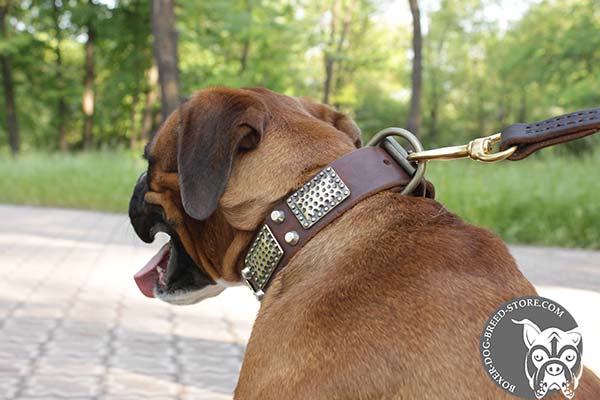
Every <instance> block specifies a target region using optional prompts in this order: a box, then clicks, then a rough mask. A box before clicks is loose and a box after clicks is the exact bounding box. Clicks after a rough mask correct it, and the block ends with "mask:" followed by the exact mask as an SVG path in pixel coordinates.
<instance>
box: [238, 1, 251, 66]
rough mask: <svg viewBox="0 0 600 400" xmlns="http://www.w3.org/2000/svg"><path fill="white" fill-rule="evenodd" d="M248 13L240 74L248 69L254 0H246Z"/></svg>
mask: <svg viewBox="0 0 600 400" xmlns="http://www.w3.org/2000/svg"><path fill="white" fill-rule="evenodd" d="M246 13H247V14H248V24H247V26H246V37H245V38H244V40H243V44H242V56H241V57H240V74H241V73H243V72H244V71H246V68H247V67H248V54H249V52H250V33H251V30H252V0H246Z"/></svg>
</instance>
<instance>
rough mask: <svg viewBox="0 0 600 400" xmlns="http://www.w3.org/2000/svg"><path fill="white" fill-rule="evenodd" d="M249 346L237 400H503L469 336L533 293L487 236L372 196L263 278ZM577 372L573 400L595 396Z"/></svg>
mask: <svg viewBox="0 0 600 400" xmlns="http://www.w3.org/2000/svg"><path fill="white" fill-rule="evenodd" d="M270 292H271V295H270V296H268V297H267V298H265V300H264V301H263V304H262V305H261V312H260V313H259V316H258V319H257V320H256V324H255V327H254V331H253V335H252V338H251V340H250V342H249V344H248V349H247V354H246V358H245V360H244V365H243V368H242V372H241V375H240V381H239V384H238V388H237V390H236V397H237V398H240V399H254V398H257V399H258V398H261V399H284V398H285V399H293V398H303V399H304V398H306V399H321V398H322V399H375V398H376V399H395V398H415V399H422V398H431V399H440V398H460V399H467V398H473V399H484V398H494V399H497V398H498V399H500V398H512V396H510V395H508V394H505V393H504V392H503V391H502V390H500V389H498V388H497V387H495V385H494V383H493V382H492V381H491V380H490V379H489V377H488V376H487V374H486V372H485V370H484V369H483V367H482V363H481V360H480V356H479V348H478V347H479V336H480V335H481V331H482V328H483V326H484V324H485V322H486V320H487V319H488V318H489V317H490V316H491V315H492V314H493V313H494V310H495V309H496V308H497V307H498V306H499V305H500V304H502V303H505V302H506V301H508V300H511V299H514V298H516V297H520V296H524V295H535V294H536V292H535V289H534V288H533V286H532V285H531V284H530V283H529V282H528V281H527V279H525V277H524V276H523V275H522V274H521V272H520V271H519V269H518V268H517V266H516V264H515V261H514V259H513V258H512V256H511V255H510V254H509V252H508V249H507V248H506V246H505V245H504V244H503V243H502V241H501V240H500V239H498V238H497V237H496V236H495V235H494V234H492V233H491V232H489V231H488V230H485V229H481V228H477V227H474V226H472V225H469V224H467V223H465V222H463V221H462V220H461V219H460V218H458V217H456V216H455V215H453V214H451V213H449V212H448V211H447V210H446V209H444V208H443V207H442V206H441V205H440V204H439V203H437V202H435V201H433V200H428V199H420V198H410V197H405V196H400V195H398V194H395V193H391V192H386V193H381V194H378V195H375V196H372V197H371V198H369V199H367V200H365V201H363V202H361V203H360V204H358V205H357V206H355V207H354V208H353V209H351V210H350V211H348V212H347V213H346V214H344V215H343V216H341V217H340V218H339V219H338V220H337V221H335V222H334V223H332V224H331V225H330V226H329V227H327V228H326V229H324V230H323V231H322V232H321V233H319V234H318V235H317V236H316V237H315V238H314V239H313V240H311V242H310V243H308V244H307V245H306V246H305V248H304V249H302V250H301V251H300V252H299V253H298V254H297V255H296V256H295V257H294V259H292V261H291V262H290V263H289V265H288V266H287V267H286V269H285V270H284V271H283V272H282V273H280V274H279V275H278V276H277V278H276V279H275V280H274V282H273V284H272V286H271V288H270ZM599 394H600V380H598V378H596V377H595V376H594V375H593V373H592V372H591V371H589V370H586V371H584V373H583V377H582V380H581V382H580V386H579V388H578V389H577V391H576V396H575V398H577V399H592V398H594V399H596V398H598V395H599Z"/></svg>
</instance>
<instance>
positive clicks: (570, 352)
mask: <svg viewBox="0 0 600 400" xmlns="http://www.w3.org/2000/svg"><path fill="white" fill-rule="evenodd" d="M563 358H564V359H565V360H566V361H568V362H571V361H573V360H575V358H577V355H576V354H575V352H574V351H573V350H567V351H565V353H564V354H563Z"/></svg>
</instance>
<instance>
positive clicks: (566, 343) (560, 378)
mask: <svg viewBox="0 0 600 400" xmlns="http://www.w3.org/2000/svg"><path fill="white" fill-rule="evenodd" d="M513 322H514V323H515V324H520V325H523V341H524V342H525V345H526V346H527V355H526V358H525V373H526V374H527V378H528V379H529V386H530V387H531V389H533V390H534V392H535V396H536V397H537V398H538V399H541V398H542V397H544V396H546V394H548V392H549V391H555V390H560V391H561V392H562V393H563V395H564V396H565V397H567V398H569V399H570V398H573V396H574V394H575V389H576V388H577V385H578V384H579V378H580V377H581V373H582V372H583V367H582V364H581V352H580V350H579V349H580V346H579V344H580V342H581V333H579V331H578V330H577V328H575V329H572V330H570V331H567V332H565V331H562V330H560V329H558V328H548V329H545V330H543V331H542V330H540V328H539V327H538V326H537V325H536V324H535V323H533V322H531V321H530V320H528V319H523V320H521V321H515V320H513Z"/></svg>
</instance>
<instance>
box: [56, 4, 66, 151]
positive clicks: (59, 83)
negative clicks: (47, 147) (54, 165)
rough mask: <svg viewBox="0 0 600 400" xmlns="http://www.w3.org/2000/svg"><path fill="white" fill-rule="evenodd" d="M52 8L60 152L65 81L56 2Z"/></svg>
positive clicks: (63, 140) (63, 143)
mask: <svg viewBox="0 0 600 400" xmlns="http://www.w3.org/2000/svg"><path fill="white" fill-rule="evenodd" d="M52 8H53V11H54V15H53V16H54V31H55V33H56V48H55V49H54V54H55V55H56V75H55V78H56V89H57V92H58V100H57V104H56V120H57V124H58V148H59V150H60V151H67V150H68V144H67V129H66V120H67V103H66V101H65V96H64V91H65V81H64V77H63V71H62V53H61V51H60V44H61V38H62V32H61V29H60V10H59V8H58V5H57V3H56V1H52Z"/></svg>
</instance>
